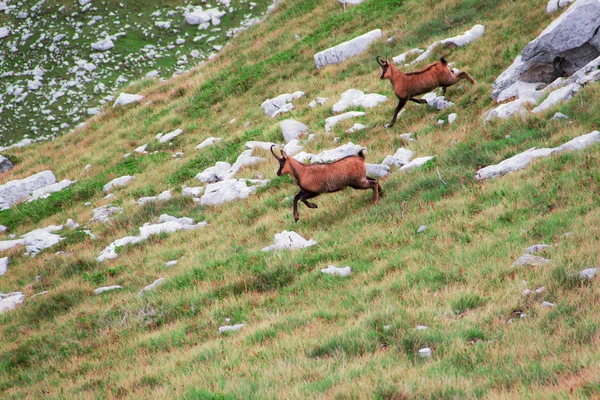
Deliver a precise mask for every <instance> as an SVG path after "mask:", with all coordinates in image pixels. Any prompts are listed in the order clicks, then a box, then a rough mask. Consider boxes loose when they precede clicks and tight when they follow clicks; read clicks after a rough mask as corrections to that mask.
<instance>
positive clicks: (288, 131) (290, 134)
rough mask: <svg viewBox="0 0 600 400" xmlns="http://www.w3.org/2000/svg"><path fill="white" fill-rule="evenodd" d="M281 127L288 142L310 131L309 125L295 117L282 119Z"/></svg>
mask: <svg viewBox="0 0 600 400" xmlns="http://www.w3.org/2000/svg"><path fill="white" fill-rule="evenodd" d="M279 127H280V128H281V132H282V133H283V138H284V139H285V141H286V143H289V142H290V141H292V140H294V139H298V138H299V137H300V136H301V135H304V134H306V133H308V126H306V125H304V124H303V123H302V122H298V121H296V120H293V119H286V120H284V121H281V122H280V123H279Z"/></svg>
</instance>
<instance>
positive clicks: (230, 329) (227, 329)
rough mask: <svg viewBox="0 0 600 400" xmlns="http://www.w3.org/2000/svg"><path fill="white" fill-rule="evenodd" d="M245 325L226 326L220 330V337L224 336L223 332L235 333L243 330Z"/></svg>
mask: <svg viewBox="0 0 600 400" xmlns="http://www.w3.org/2000/svg"><path fill="white" fill-rule="evenodd" d="M244 326H245V325H244V324H237V325H233V326H231V325H224V326H222V327H220V328H219V335H220V334H222V333H223V332H234V331H239V330H240V329H242V328H243V327H244Z"/></svg>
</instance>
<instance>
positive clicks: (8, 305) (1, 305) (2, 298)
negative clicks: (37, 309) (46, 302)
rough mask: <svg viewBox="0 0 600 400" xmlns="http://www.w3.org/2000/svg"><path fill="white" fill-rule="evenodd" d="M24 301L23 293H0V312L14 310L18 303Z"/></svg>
mask: <svg viewBox="0 0 600 400" xmlns="http://www.w3.org/2000/svg"><path fill="white" fill-rule="evenodd" d="M24 301H25V295H24V294H23V293H21V292H13V293H8V294H3V293H0V314H4V313H5V312H7V311H11V310H14V309H15V308H17V306H18V305H19V304H23V302H24Z"/></svg>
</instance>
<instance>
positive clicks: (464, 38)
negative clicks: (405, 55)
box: [408, 25, 485, 65]
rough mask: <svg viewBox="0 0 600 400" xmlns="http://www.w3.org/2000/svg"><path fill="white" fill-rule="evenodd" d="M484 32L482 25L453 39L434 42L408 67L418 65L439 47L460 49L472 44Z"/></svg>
mask: <svg viewBox="0 0 600 400" xmlns="http://www.w3.org/2000/svg"><path fill="white" fill-rule="evenodd" d="M484 31H485V28H484V26H483V25H475V26H474V27H473V28H471V29H470V30H468V31H466V32H465V33H464V34H462V35H458V36H454V37H451V38H448V39H444V40H440V41H437V42H434V43H432V44H431V45H430V46H429V47H428V48H427V50H425V51H424V52H423V53H422V54H421V55H420V56H419V57H417V58H415V59H414V60H413V61H412V62H411V63H410V64H408V65H413V64H417V63H420V62H421V61H424V60H425V59H427V57H429V56H430V55H431V53H433V51H434V50H435V49H437V48H438V47H439V46H442V45H445V46H458V47H462V46H464V45H466V44H469V43H471V42H474V41H475V40H477V39H479V38H480V37H481V35H483V32H484Z"/></svg>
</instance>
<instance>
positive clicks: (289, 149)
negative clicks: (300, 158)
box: [283, 139, 302, 157]
mask: <svg viewBox="0 0 600 400" xmlns="http://www.w3.org/2000/svg"><path fill="white" fill-rule="evenodd" d="M301 150H302V146H301V145H300V141H299V140H298V139H294V140H290V141H289V143H287V144H286V145H285V146H284V147H283V151H285V153H286V154H287V155H288V156H290V157H293V156H295V155H296V154H298V153H299V152H300V151H301Z"/></svg>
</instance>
